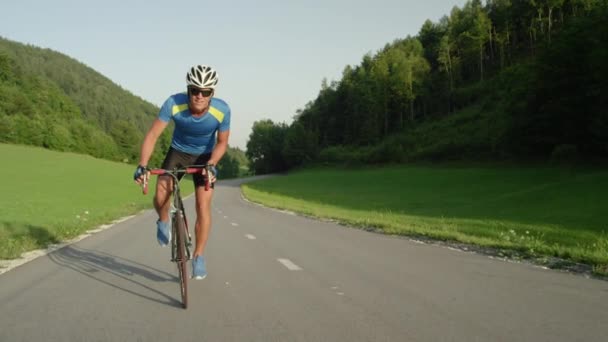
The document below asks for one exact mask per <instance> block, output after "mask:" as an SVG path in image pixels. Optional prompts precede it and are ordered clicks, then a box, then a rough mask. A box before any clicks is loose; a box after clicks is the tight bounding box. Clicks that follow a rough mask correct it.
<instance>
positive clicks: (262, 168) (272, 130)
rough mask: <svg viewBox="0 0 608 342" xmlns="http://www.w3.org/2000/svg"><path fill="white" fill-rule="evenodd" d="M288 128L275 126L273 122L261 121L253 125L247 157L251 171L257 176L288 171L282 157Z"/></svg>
mask: <svg viewBox="0 0 608 342" xmlns="http://www.w3.org/2000/svg"><path fill="white" fill-rule="evenodd" d="M286 131H287V126H286V125H285V124H284V123H283V124H278V125H275V124H274V122H272V120H269V119H266V120H260V121H256V122H254V123H253V128H252V131H251V134H250V135H249V141H248V142H247V153H246V154H247V157H248V158H249V160H250V161H251V164H250V169H251V170H252V171H253V172H254V173H255V174H266V173H272V172H281V171H285V170H286V169H287V167H286V163H285V160H284V158H283V155H282V150H283V146H284V143H285V132H286Z"/></svg>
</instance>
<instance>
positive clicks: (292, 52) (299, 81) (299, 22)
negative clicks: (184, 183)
mask: <svg viewBox="0 0 608 342" xmlns="http://www.w3.org/2000/svg"><path fill="white" fill-rule="evenodd" d="M171 2H172V3H173V4H172V5H170V4H169V1H162V2H160V1H158V2H156V1H151V0H147V1H144V0H97V1H88V0H53V1H47V0H37V1H36V0H16V1H15V0H13V1H9V0H0V36H2V37H4V38H8V39H10V40H14V41H18V42H21V43H29V44H32V45H36V46H39V47H43V48H50V49H52V50H55V51H59V52H61V53H64V54H66V55H68V56H70V57H72V58H75V59H77V60H79V61H80V62H82V63H84V64H86V65H88V66H90V67H92V68H93V69H95V70H97V71H98V72H100V73H102V74H103V75H105V76H107V77H108V78H110V79H111V80H112V81H114V82H115V83H117V84H119V85H120V86H121V87H123V88H124V89H127V90H129V91H130V92H132V93H134V94H135V95H138V96H140V97H142V98H143V99H145V100H147V101H149V102H151V103H153V104H155V105H157V106H160V105H161V104H162V103H163V102H164V100H165V99H166V98H167V97H168V96H169V95H171V94H174V93H177V92H180V91H183V90H184V88H185V75H186V72H187V70H188V69H189V67H190V66H192V65H194V64H207V65H210V66H212V67H214V68H215V69H216V70H217V71H218V73H219V77H220V79H219V84H218V88H217V91H216V96H217V97H220V98H222V99H224V100H225V101H226V102H228V104H229V105H230V107H231V109H232V124H231V136H230V145H231V146H238V147H240V148H242V149H244V148H245V147H246V143H247V140H248V137H249V134H250V133H251V127H252V125H253V122H254V121H256V120H261V119H271V120H273V121H274V122H285V123H287V124H289V123H291V122H292V120H293V119H292V118H293V116H294V114H295V113H296V110H298V109H302V108H304V106H305V105H306V103H307V102H309V101H312V100H314V99H315V98H316V96H317V95H318V93H319V90H320V88H321V81H322V80H323V78H327V80H328V81H332V80H340V78H341V75H342V71H343V70H344V67H346V66H347V65H352V66H355V65H358V64H360V62H361V60H362V58H363V56H364V55H365V54H366V53H368V52H371V53H375V52H376V51H378V50H379V49H381V48H382V47H384V45H385V44H387V43H390V42H392V41H393V40H395V39H397V38H404V37H406V36H407V35H416V34H417V33H418V31H419V30H420V27H421V26H422V24H423V23H424V21H425V20H426V19H430V20H432V21H433V22H438V21H439V19H440V18H441V17H442V16H444V15H447V14H449V13H450V11H451V9H452V7H454V6H459V7H462V6H463V5H464V3H465V2H466V1H465V0H416V1H414V0H400V1H399V0H375V1H372V0H367V1H361V0H350V1H348V0H307V1H299V0H283V1H280V0H276V1H271V0H251V1H244V0H238V1H231V0H223V1H222V0H217V1H202V0H199V1H184V2H176V1H171Z"/></svg>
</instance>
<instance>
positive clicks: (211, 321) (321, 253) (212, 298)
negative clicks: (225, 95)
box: [0, 181, 608, 342]
mask: <svg viewBox="0 0 608 342" xmlns="http://www.w3.org/2000/svg"><path fill="white" fill-rule="evenodd" d="M186 186H190V185H189V184H186ZM134 195H136V194H135V192H134ZM186 206H187V208H188V209H189V211H190V214H192V213H193V210H192V208H193V198H192V197H190V198H188V199H187V201H186ZM213 215H214V216H213V228H212V232H211V237H210V239H209V245H208V249H207V252H206V258H207V268H208V273H209V276H208V277H207V278H206V279H204V280H200V281H191V282H190V307H189V308H188V310H184V309H182V308H181V307H180V302H179V300H180V295H179V288H178V285H177V279H176V274H177V272H176V271H177V270H176V267H175V264H173V263H170V262H169V250H168V249H167V248H161V247H159V246H158V245H157V243H156V237H155V226H154V221H155V219H156V217H155V214H154V213H153V212H152V211H146V212H144V213H142V214H140V215H137V216H136V217H133V218H131V219H129V220H126V221H124V222H121V223H119V224H116V225H115V226H113V227H112V228H111V229H108V230H105V231H102V232H99V233H97V234H94V235H92V236H91V237H88V238H86V239H84V240H81V241H80V242H78V243H75V244H72V245H69V246H67V247H64V248H62V249H60V250H57V251H55V252H52V253H50V254H48V255H46V256H43V257H39V258H37V259H35V260H33V261H31V262H28V263H26V264H24V265H22V266H19V267H17V268H15V269H13V270H11V271H9V272H6V273H4V274H2V275H0V341H2V342H5V341H147V342H151V341H169V340H173V341H467V342H469V341H551V342H556V341H569V342H570V341H585V342H590V341H606V340H607V339H608V282H606V281H601V280H595V279H587V278H585V277H582V276H578V275H572V274H567V273H563V272H558V271H552V270H545V269H542V268H539V267H534V266H531V265H527V264H518V263H511V262H505V261H501V260H495V259H490V258H488V257H486V256H482V255H476V254H473V253H466V252H460V251H456V250H452V249H449V248H445V247H440V246H435V245H427V244H421V243H416V242H415V241H411V240H409V239H404V238H398V237H391V236H385V235H381V234H376V233H370V232H366V231H362V230H358V229H353V228H348V227H343V226H340V225H336V224H333V223H329V222H319V221H315V220H312V219H308V218H303V217H299V216H296V215H292V214H289V213H284V212H279V211H276V210H270V209H265V208H262V207H260V206H258V205H255V204H251V203H248V202H246V201H244V200H243V199H242V198H241V195H240V189H239V187H238V186H237V182H235V181H232V182H222V183H220V184H219V185H218V186H217V188H216V194H215V200H214V206H213ZM189 216H191V215H189ZM190 221H191V222H193V217H190Z"/></svg>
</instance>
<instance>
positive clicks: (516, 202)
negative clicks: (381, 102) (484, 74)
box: [243, 166, 608, 273]
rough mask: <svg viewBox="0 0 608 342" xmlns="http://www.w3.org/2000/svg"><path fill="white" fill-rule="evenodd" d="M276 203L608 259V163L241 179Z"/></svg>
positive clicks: (408, 230)
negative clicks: (581, 166)
mask: <svg viewBox="0 0 608 342" xmlns="http://www.w3.org/2000/svg"><path fill="white" fill-rule="evenodd" d="M243 191H244V194H245V196H246V197H248V198H249V199H250V200H252V201H254V202H259V203H263V204H265V205H268V206H272V207H276V208H281V209H288V210H293V211H296V212H300V213H304V214H306V215H311V216H315V217H323V218H330V219H335V220H338V221H341V222H344V223H347V224H351V225H355V226H360V227H373V228H377V229H381V230H383V231H384V232H386V233H389V234H400V235H414V236H426V237H430V238H435V239H441V240H451V241H459V242H464V243H470V244H475V245H481V246H487V247H493V248H500V249H504V250H505V251H506V252H507V253H508V252H509V251H512V252H517V254H518V255H523V256H528V257H531V256H557V257H561V258H565V259H569V260H572V261H578V262H584V263H588V264H592V265H595V269H596V271H601V273H603V270H604V268H605V267H606V265H608V171H605V170H599V169H572V168H560V167H514V166H507V167H498V166H494V167H463V166H441V167H439V166H403V167H385V168H375V169H361V170H352V169H343V170H324V169H318V170H307V171H300V172H295V173H292V174H290V175H288V176H283V177H276V178H271V179H266V180H262V181H259V182H255V183H249V184H246V185H243Z"/></svg>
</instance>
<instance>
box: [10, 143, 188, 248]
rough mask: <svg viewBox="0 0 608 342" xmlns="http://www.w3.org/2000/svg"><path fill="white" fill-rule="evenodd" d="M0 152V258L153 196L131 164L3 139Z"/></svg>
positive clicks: (129, 210)
mask: <svg viewBox="0 0 608 342" xmlns="http://www.w3.org/2000/svg"><path fill="white" fill-rule="evenodd" d="M0 155H1V156H2V160H3V166H2V168H0V177H1V178H2V180H3V181H2V183H3V186H2V194H3V196H2V197H1V198H0V259H11V258H16V257H19V255H21V253H23V252H24V251H28V250H32V249H36V248H42V247H46V246H47V245H48V244H49V243H57V242H59V241H62V240H65V239H69V238H72V237H74V236H77V235H79V234H80V233H83V232H85V231H87V230H89V229H91V228H94V227H96V226H99V225H100V224H104V223H109V222H111V221H113V220H115V219H117V218H120V217H123V216H126V215H129V214H133V213H136V212H138V211H140V210H142V209H143V208H151V207H152V196H151V195H148V196H143V195H142V193H141V189H140V188H138V187H137V186H136V185H135V183H134V182H133V180H132V175H133V171H134V170H135V167H134V166H132V165H128V164H122V163H115V162H110V161H106V160H100V159H95V158H92V157H89V156H85V155H79V154H73V153H60V152H52V151H48V150H44V149H41V148H35V147H26V146H17V145H5V144H0ZM188 192H191V189H190V187H188V186H185V187H184V194H186V193H188ZM152 229H153V226H152V224H151V225H150V231H147V232H142V234H150V235H152V234H153V231H152Z"/></svg>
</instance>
